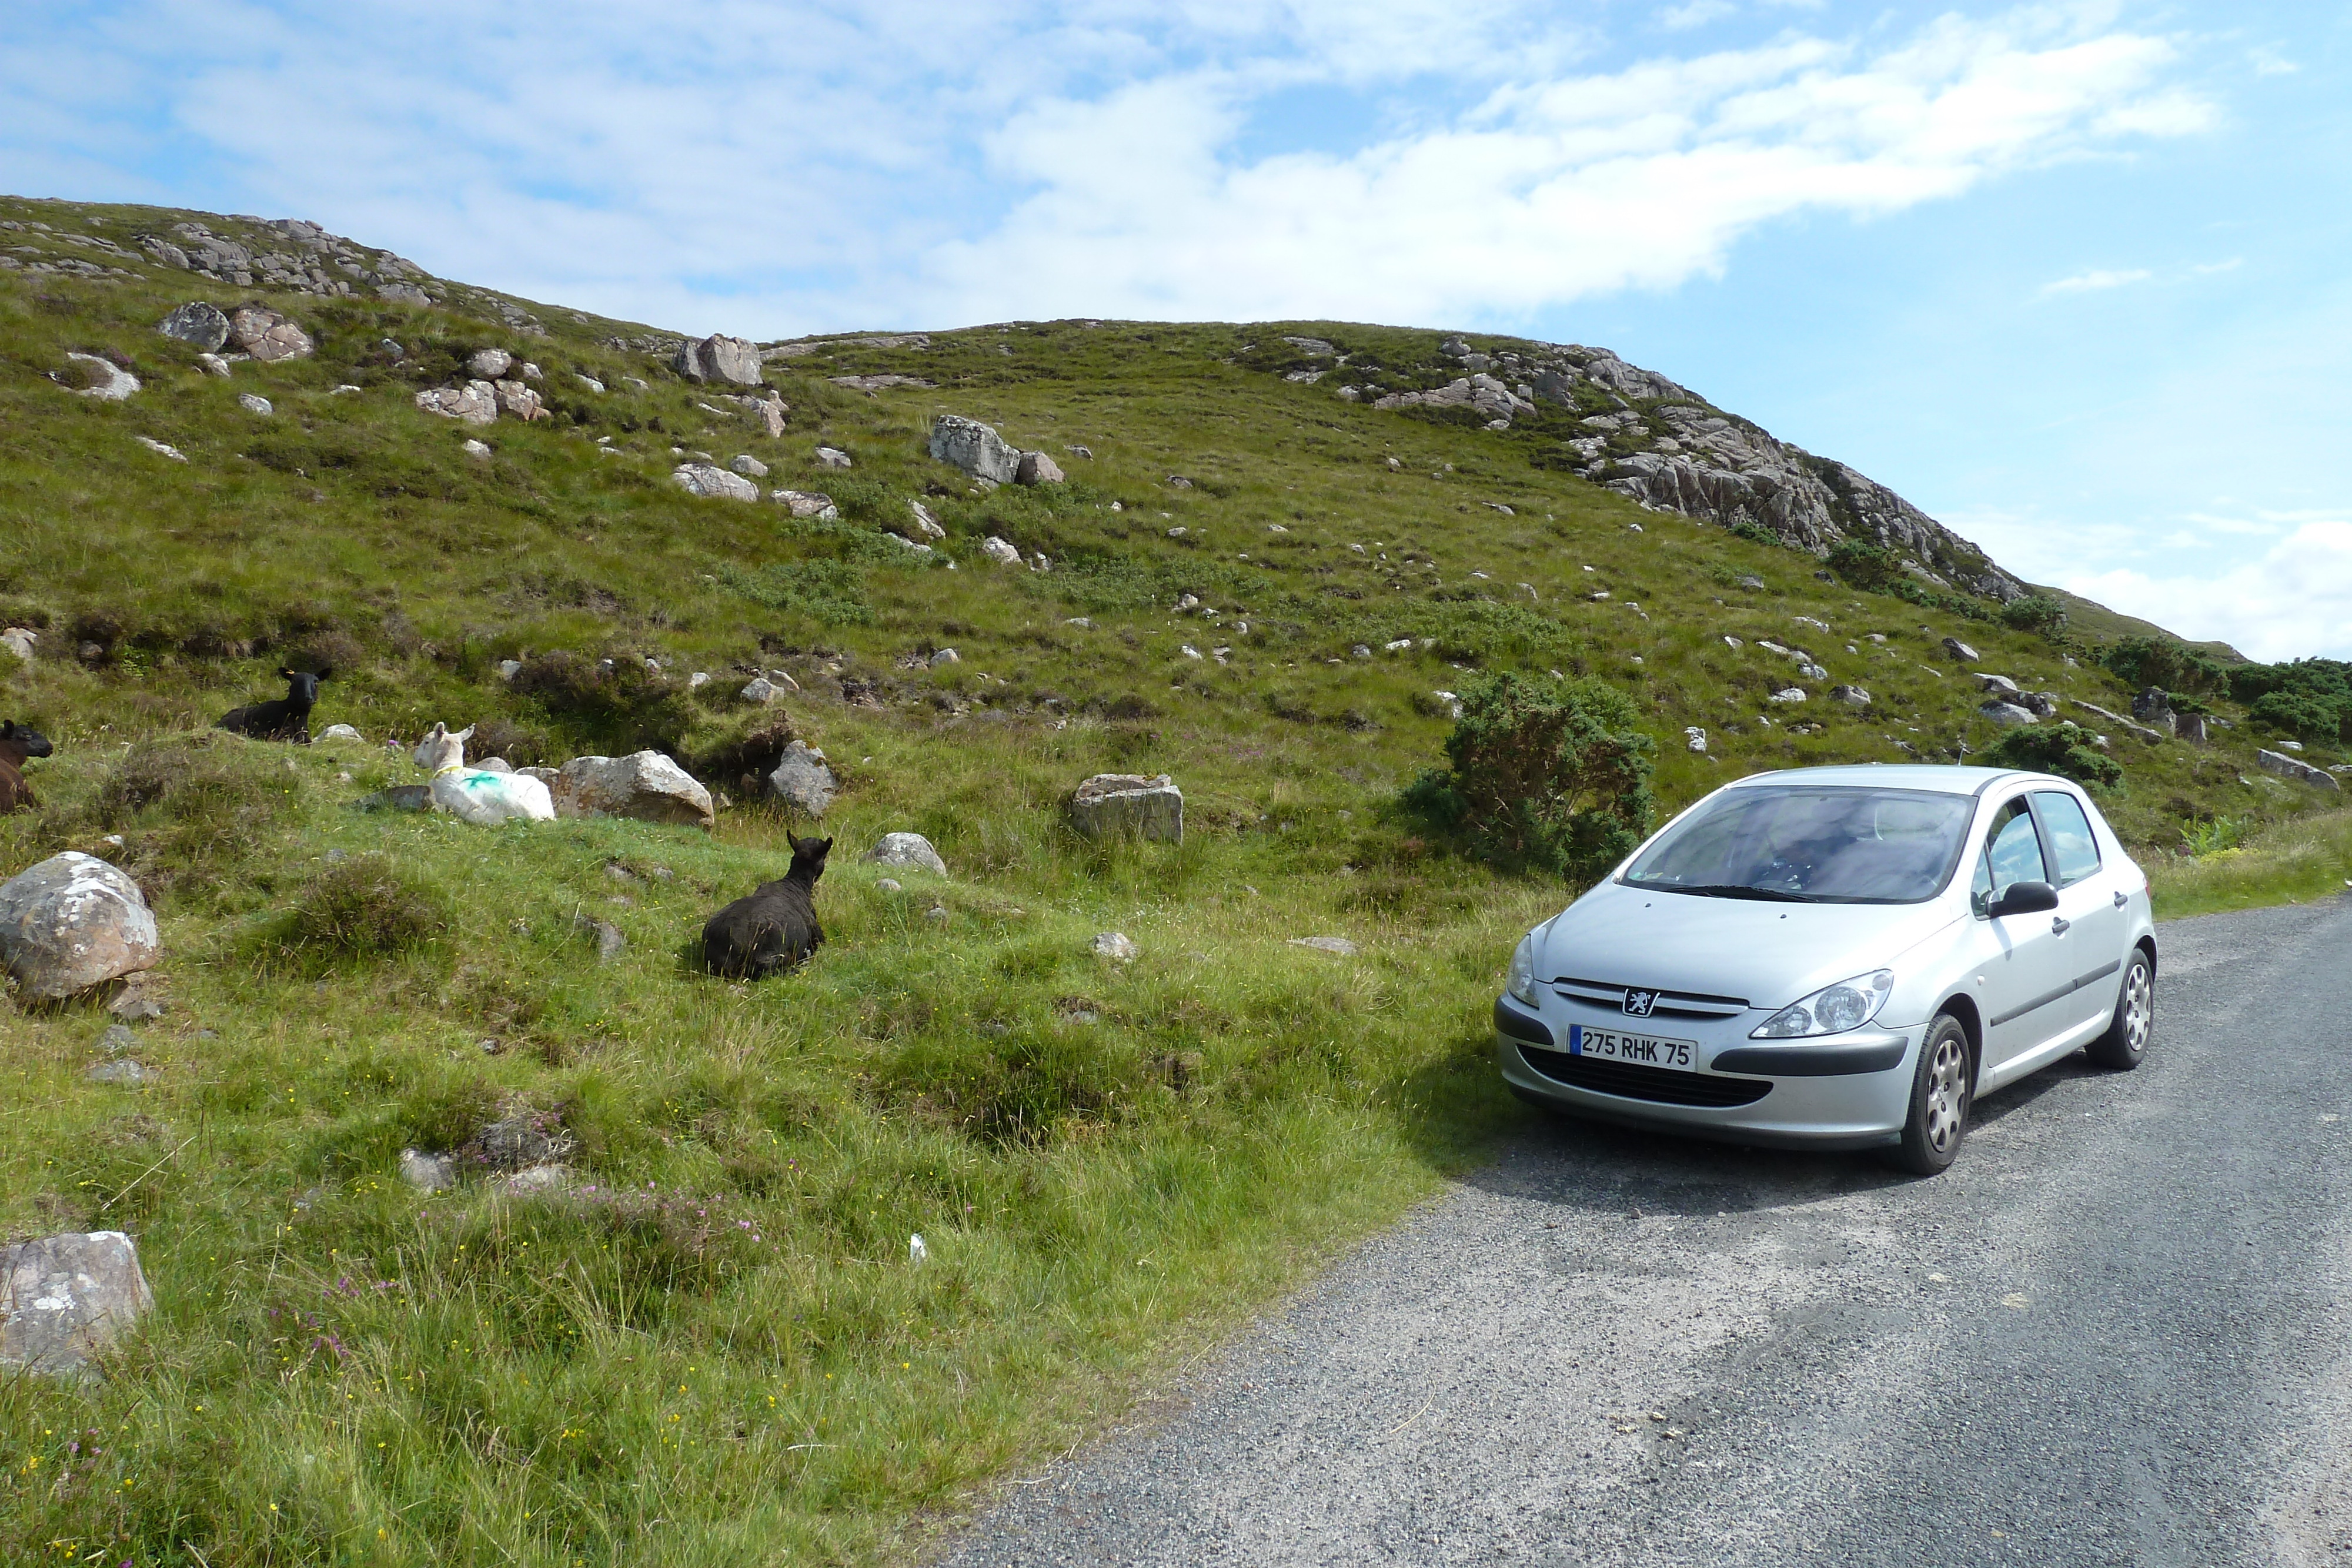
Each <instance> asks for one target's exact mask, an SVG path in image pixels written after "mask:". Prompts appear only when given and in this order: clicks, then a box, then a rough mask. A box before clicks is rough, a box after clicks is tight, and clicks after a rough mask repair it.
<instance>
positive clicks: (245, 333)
mask: <svg viewBox="0 0 2352 1568" xmlns="http://www.w3.org/2000/svg"><path fill="white" fill-rule="evenodd" d="M228 335H229V340H230V341H231V342H233V343H235V344H236V346H237V347H238V348H240V349H242V350H245V351H246V352H247V353H248V354H250V355H252V356H253V357H254V358H255V359H257V360H258V361H261V362H262V363H263V364H265V365H266V364H269V363H272V362H274V361H278V360H299V359H302V358H304V357H306V356H307V355H308V354H309V353H310V349H311V344H310V334H309V333H307V332H305V331H303V330H302V329H301V328H299V327H297V326H296V325H294V323H293V322H291V321H289V320H288V319H286V318H285V317H283V316H281V315H279V314H278V312H277V311H275V310H270V309H266V308H263V307H261V306H258V305H247V306H246V307H245V308H242V309H240V310H238V311H237V312H236V314H234V315H232V316H231V317H230V318H229V319H228Z"/></svg>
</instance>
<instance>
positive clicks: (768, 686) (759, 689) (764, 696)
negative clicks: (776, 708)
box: [735, 675, 784, 706]
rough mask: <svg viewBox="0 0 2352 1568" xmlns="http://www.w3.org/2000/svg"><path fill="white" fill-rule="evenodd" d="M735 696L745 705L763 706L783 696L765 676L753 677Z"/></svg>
mask: <svg viewBox="0 0 2352 1568" xmlns="http://www.w3.org/2000/svg"><path fill="white" fill-rule="evenodd" d="M735 695H737V696H739V697H741V698H742V699H743V700H744V701H745V702H747V703H758V704H761V706H765V705H767V704H769V703H772V702H774V701H775V700H776V699H777V698H778V697H780V696H782V695H784V694H783V692H782V690H781V689H779V688H778V687H777V685H775V683H774V682H772V681H771V680H769V679H768V677H767V676H765V675H754V676H752V677H751V681H750V682H749V683H748V684H747V685H745V686H744V687H743V689H742V690H741V691H740V692H738V693H736V694H735Z"/></svg>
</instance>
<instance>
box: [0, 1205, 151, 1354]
mask: <svg viewBox="0 0 2352 1568" xmlns="http://www.w3.org/2000/svg"><path fill="white" fill-rule="evenodd" d="M154 1305H155V1295H154V1292H153V1291H150V1290H149V1289H148V1288H147V1276H146V1275H145V1274H144V1273H142V1272H141V1270H140V1268H139V1248H138V1245H137V1243H135V1242H133V1241H132V1240H131V1238H130V1237H128V1236H125V1235H124V1234H123V1233H122V1232H121V1231H120V1230H97V1231H92V1232H90V1233H89V1234H87V1235H74V1234H70V1233H69V1234H67V1235H63V1236H44V1237H41V1238H39V1239H37V1240H32V1241H19V1242H16V1243H15V1244H14V1245H11V1246H7V1247H0V1365H8V1366H21V1367H25V1368H26V1369H28V1370H30V1371H34V1372H45V1373H59V1372H64V1373H79V1372H81V1371H82V1370H84V1369H85V1368H86V1367H87V1366H88V1365H89V1361H90V1358H91V1357H92V1356H94V1355H96V1354H98V1353H99V1352H100V1351H101V1350H104V1349H105V1348H106V1347H107V1346H108V1345H109V1344H110V1343H113V1342H114V1340H115V1338H116V1337H117V1336H118V1335H120V1334H121V1333H123V1332H124V1331H125V1330H127V1329H129V1328H130V1327H131V1325H132V1324H133V1323H135V1322H138V1321H139V1319H140V1317H141V1316H142V1315H143V1314H144V1313H146V1312H149V1311H150V1310H152V1308H153V1307H154Z"/></svg>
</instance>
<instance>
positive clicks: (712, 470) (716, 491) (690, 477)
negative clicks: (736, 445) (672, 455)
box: [670, 463, 760, 501]
mask: <svg viewBox="0 0 2352 1568" xmlns="http://www.w3.org/2000/svg"><path fill="white" fill-rule="evenodd" d="M670 478H671V479H672V480H673V481H674V482H675V483H676V484H677V487H678V488H679V489H681V490H684V491H685V492H686V493H687V494H688V495H689V496H702V497H710V498H713V499H719V500H728V501H756V500H758V499H759V498H760V486H757V485H754V484H753V483H751V481H750V480H749V479H746V478H744V477H743V476H741V475H740V474H730V473H729V472H728V471H727V470H726V469H724V468H721V467H719V465H716V464H712V463H681V464H679V465H677V468H676V469H675V470H673V471H672V472H671V474H670Z"/></svg>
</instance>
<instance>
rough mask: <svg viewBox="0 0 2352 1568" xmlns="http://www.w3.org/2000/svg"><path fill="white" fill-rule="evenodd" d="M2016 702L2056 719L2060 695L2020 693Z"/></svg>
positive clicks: (2040, 714)
mask: <svg viewBox="0 0 2352 1568" xmlns="http://www.w3.org/2000/svg"><path fill="white" fill-rule="evenodd" d="M2016 701H2017V706H2020V707H2021V708H2023V709H2025V710H2026V711H2027V712H2028V713H2031V714H2032V716H2034V717H2036V718H2055V717H2057V716H2058V694H2057V693H2056V692H2020V693H2018V694H2017V698H2016ZM2201 734H2202V730H2201V728H2200V735H2201Z"/></svg>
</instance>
